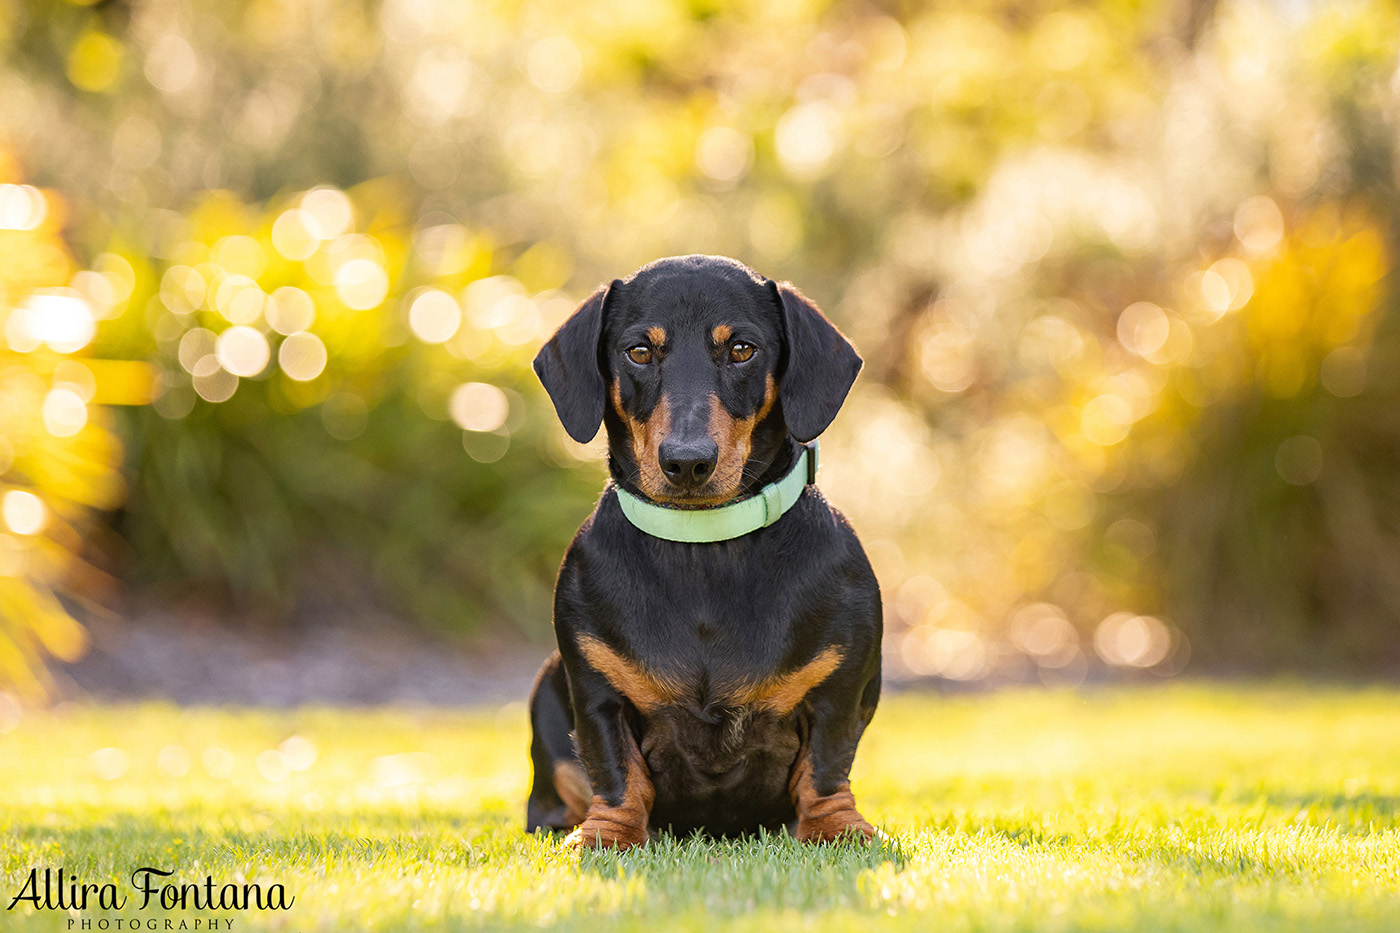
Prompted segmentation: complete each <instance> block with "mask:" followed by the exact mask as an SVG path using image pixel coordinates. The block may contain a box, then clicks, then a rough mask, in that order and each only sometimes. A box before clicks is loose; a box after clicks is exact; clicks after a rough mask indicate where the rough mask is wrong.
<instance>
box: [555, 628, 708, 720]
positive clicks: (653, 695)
mask: <svg viewBox="0 0 1400 933" xmlns="http://www.w3.org/2000/svg"><path fill="white" fill-rule="evenodd" d="M578 648H579V651H580V652H581V653H582V654H583V659H584V660H585V661H587V662H588V666H589V667H591V668H593V669H594V670H595V671H597V672H598V673H600V674H602V675H603V676H604V677H605V678H607V681H608V683H610V684H612V685H613V689H615V690H616V691H617V692H618V693H620V694H622V695H623V696H625V697H627V699H629V700H631V701H632V704H633V705H634V706H636V707H637V709H639V710H641V711H642V712H644V713H649V712H651V711H653V710H655V709H657V708H659V707H662V706H671V705H674V704H675V703H676V702H677V701H678V700H679V699H680V697H681V695H682V693H683V692H684V687H683V685H681V684H680V683H678V682H677V681H675V680H674V679H672V678H670V677H666V676H664V675H661V674H655V673H653V672H651V671H649V670H647V669H646V668H644V667H642V665H640V664H638V663H637V662H636V661H630V660H628V659H627V658H624V657H623V656H622V655H620V654H618V653H617V652H616V651H614V650H613V649H611V648H609V647H608V646H607V645H606V644H604V643H603V641H602V639H599V638H594V637H593V636H592V635H580V636H579V639H578Z"/></svg>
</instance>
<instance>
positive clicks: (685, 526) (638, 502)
mask: <svg viewBox="0 0 1400 933" xmlns="http://www.w3.org/2000/svg"><path fill="white" fill-rule="evenodd" d="M816 481H817V442H816V441H812V442H811V443H809V444H804V445H803V446H802V450H801V452H799V453H798V455H797V461H796V462H795V463H794V464H793V465H792V469H790V470H788V472H787V475H786V476H784V477H783V478H782V479H780V480H778V481H777V482H776V483H769V484H768V485H767V486H764V487H763V488H762V489H760V490H759V491H758V492H756V493H754V494H753V495H751V496H748V497H746V498H743V499H740V500H739V501H738V502H730V503H727V504H725V505H717V506H715V507H714V508H708V509H677V508H673V507H671V506H665V505H658V504H657V503H655V502H648V501H647V500H646V499H642V498H639V497H638V496H634V495H632V494H631V493H630V492H628V491H627V490H625V489H623V488H621V487H620V486H619V487H615V488H614V492H616V493H617V502H618V504H619V505H621V506H622V514H623V515H626V516H627V520H628V521H629V522H631V523H632V524H634V525H636V526H637V527H638V528H640V529H641V530H642V531H645V532H646V533H647V534H649V535H651V536H652V537H656V538H664V539H666V540H667V541H683V542H685V543H687V544H703V543H708V542H711V541H728V540H729V539H730V538H737V537H739V536H740V535H746V534H748V533H749V532H751V531H757V530H758V529H760V528H766V527H768V526H769V525H771V524H773V523H774V522H776V521H777V520H778V519H780V518H782V517H783V513H784V512H786V511H787V510H788V509H790V508H792V507H793V506H794V505H796V504H797V500H798V499H800V498H802V491H803V490H804V489H806V488H807V484H808V483H815V482H816Z"/></svg>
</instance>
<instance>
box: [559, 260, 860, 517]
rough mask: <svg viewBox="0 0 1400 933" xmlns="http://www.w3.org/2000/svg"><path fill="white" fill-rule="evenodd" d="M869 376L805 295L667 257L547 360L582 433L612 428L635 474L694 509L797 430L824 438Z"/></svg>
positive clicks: (617, 290) (765, 462) (642, 484)
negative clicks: (855, 386) (860, 377)
mask: <svg viewBox="0 0 1400 933" xmlns="http://www.w3.org/2000/svg"><path fill="white" fill-rule="evenodd" d="M860 366H861V360H860V357H859V356H858V355H857V354H856V351H855V348H854V347H852V346H851V344H850V343H849V342H848V341H847V340H846V338H845V337H843V336H841V333H840V332H839V331H837V329H836V328H835V327H834V326H832V324H831V322H830V321H828V320H827V319H826V318H825V317H824V316H823V315H822V313H821V311H819V310H818V309H817V307H816V305H814V304H812V302H810V301H808V300H807V298H806V297H804V296H803V295H802V293H801V292H799V291H798V290H797V289H796V288H794V287H792V286H791V285H789V284H787V283H782V284H778V283H775V282H773V281H771V280H769V279H766V278H764V277H763V276H761V275H759V274H757V273H756V272H754V271H753V270H752V269H750V268H748V267H747V266H745V265H743V264H742V263H739V262H736V261H735V260H732V259H725V258H723V257H718V256H678V257H674V258H671V259H660V260H657V261H656V262H653V263H651V264H650V265H647V266H643V267H642V268H641V269H639V270H637V271H636V272H635V273H633V274H632V275H631V276H630V277H629V278H627V279H619V280H616V281H614V282H613V283H612V284H611V285H606V286H604V287H602V288H600V289H598V291H596V292H595V293H594V294H593V295H592V296H591V297H590V298H589V299H588V300H587V301H585V302H584V303H583V304H582V305H580V306H579V308H578V310H576V311H575V312H574V313H573V316H571V317H570V318H569V319H568V320H567V321H565V322H564V325H563V326H562V327H560V328H559V331H558V332H557V333H556V334H555V335H554V336H553V337H552V338H551V339H550V340H549V342H548V343H546V344H545V345H544V347H543V348H542V349H541V350H540V352H539V355H538V356H536V357H535V372H536V374H537V375H538V376H539V377H540V381H541V382H542V383H544V387H545V390H546V391H547V392H548V393H549V397H550V398H551V399H552V400H553V401H554V408H555V410H556V411H557V412H558V413H559V420H560V421H562V422H563V423H564V429H565V430H566V431H568V432H569V435H570V436H571V437H573V438H574V439H575V440H577V441H580V442H587V441H589V440H591V439H592V438H593V435H595V434H596V433H597V432H598V426H599V425H600V424H605V425H606V426H607V429H608V446H609V452H610V454H611V455H612V457H613V460H614V462H615V464H616V465H617V466H618V467H619V469H620V471H621V472H622V474H623V475H624V476H626V477H628V478H629V479H631V480H632V481H633V482H634V483H635V484H636V485H637V486H638V487H639V488H640V490H641V491H642V492H643V493H644V494H645V495H646V496H647V497H648V498H651V499H654V500H657V501H660V502H666V503H670V504H673V505H680V506H692V507H700V506H708V505H715V504H718V503H720V502H723V501H725V500H726V499H730V498H732V497H734V496H735V495H736V494H738V493H739V492H740V490H741V489H742V487H743V485H744V482H745V479H748V480H753V479H755V478H757V477H758V476H760V475H762V473H763V472H764V470H766V469H767V468H768V466H769V465H770V464H771V463H772V461H773V458H774V457H776V456H777V454H778V453H779V451H781V450H782V447H783V443H784V441H785V439H786V437H787V436H788V435H789V434H791V435H792V436H793V437H795V438H797V439H798V440H800V441H808V440H811V439H812V438H814V437H816V436H817V435H818V434H820V433H821V432H822V431H824V430H825V429H826V426H827V425H829V424H830V423H831V420H832V419H833V418H835V417H836V412H837V411H838V410H839V409H840V408H841V403H842V402H843V401H844V400H845V398H846V393H847V392H848V391H849V390H850V388H851V384H852V383H853V382H855V378H856V374H857V373H858V372H859V371H860Z"/></svg>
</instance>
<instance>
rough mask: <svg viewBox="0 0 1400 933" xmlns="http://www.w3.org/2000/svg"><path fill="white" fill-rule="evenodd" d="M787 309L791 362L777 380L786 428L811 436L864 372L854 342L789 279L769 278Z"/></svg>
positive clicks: (832, 415)
mask: <svg viewBox="0 0 1400 933" xmlns="http://www.w3.org/2000/svg"><path fill="white" fill-rule="evenodd" d="M768 287H769V289H770V290H771V291H772V292H773V297H774V299H775V300H776V301H777V302H778V307H780V308H781V309H782V311H783V333H784V335H785V336H786V337H787V364H786V366H785V367H784V368H783V372H782V375H781V377H780V378H779V382H778V396H779V398H780V399H781V400H782V404H783V418H784V420H786V421H787V427H788V431H790V432H791V433H792V436H793V437H795V438H797V439H798V440H799V441H802V442H804V443H805V442H807V441H810V440H811V439H812V438H814V437H816V436H817V435H818V434H820V433H822V432H823V431H825V430H826V427H827V425H829V424H831V422H832V419H834V418H835V417H836V413H837V412H838V411H840V410H841V403H842V402H844V401H845V400H846V393H847V392H849V391H850V390H851V384H852V383H854V382H855V381H856V374H857V373H859V372H860V367H861V359H860V355H859V354H858V353H856V348H855V347H853V346H851V342H850V341H849V340H847V339H846V338H845V337H844V336H842V334H841V332H840V331H839V330H837V329H836V325H834V324H832V323H831V322H830V321H828V320H827V319H826V315H824V314H822V313H821V311H820V310H819V309H818V308H817V306H816V305H814V304H812V302H811V301H810V300H808V298H807V296H806V295H804V294H802V293H801V292H799V291H798V290H797V288H796V287H794V286H793V285H792V284H791V283H789V282H783V283H781V284H779V283H777V282H773V281H771V280H770V281H769V282H768Z"/></svg>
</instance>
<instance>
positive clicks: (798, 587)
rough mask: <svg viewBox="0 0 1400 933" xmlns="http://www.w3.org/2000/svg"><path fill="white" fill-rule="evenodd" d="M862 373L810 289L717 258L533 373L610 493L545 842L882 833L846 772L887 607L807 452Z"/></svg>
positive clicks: (570, 645)
mask: <svg viewBox="0 0 1400 933" xmlns="http://www.w3.org/2000/svg"><path fill="white" fill-rule="evenodd" d="M860 366H861V361H860V357H859V356H857V355H856V352H855V350H854V349H853V348H852V347H851V345H850V344H849V343H848V342H847V341H846V339H845V338H844V337H842V336H841V334H840V333H839V332H838V331H837V330H836V328H835V327H833V326H832V325H831V323H830V322H829V321H828V320H827V319H826V318H825V317H824V316H823V315H822V313H821V312H820V311H819V310H817V308H816V306H814V305H813V304H812V303H811V302H810V301H808V300H807V299H806V298H805V297H804V296H803V295H802V294H801V293H800V292H798V291H797V290H796V289H795V288H793V287H792V286H791V285H788V284H786V283H784V284H777V283H774V282H772V281H771V280H769V279H766V278H764V277H763V276H760V275H758V274H757V273H755V272H754V271H753V270H751V269H749V268H748V267H746V266H744V265H743V264H741V263H739V262H736V261H734V260H731V259H724V258H720V257H714V256H683V257H678V258H672V259H663V260H659V261H657V262H654V263H652V264H650V265H648V266H646V267H644V268H642V269H640V270H639V271H637V272H636V273H634V274H633V275H632V276H631V277H630V278H627V279H622V280H618V281H614V282H613V283H612V284H610V285H607V286H605V287H603V288H600V289H599V290H598V291H597V292H596V293H595V294H594V295H593V296H592V297H591V298H589V299H588V300H587V301H585V302H584V303H583V304H582V305H581V306H580V307H579V308H578V310H577V311H575V312H574V314H573V316H572V317H570V318H569V320H568V321H566V322H565V323H564V325H563V326H562V327H561V328H560V329H559V331H558V333H556V334H555V335H554V337H553V338H552V339H551V340H550V341H549V342H548V343H547V344H545V346H544V348H543V349H542V350H541V351H540V353H539V355H538V356H537V357H536V358H535V372H536V373H538V375H539V377H540V381H541V382H543V383H544V387H545V389H546V390H547V391H548V392H549V395H550V398H551V399H553V401H554V405H555V408H556V410H557V411H558V413H559V418H560V420H561V421H562V422H563V423H564V427H565V429H566V430H567V431H568V432H569V434H570V435H571V436H572V437H573V438H574V439H576V440H578V441H581V442H583V441H588V440H590V439H591V438H592V437H593V436H594V435H595V434H596V433H597V431H598V426H599V424H602V425H603V426H604V427H606V429H607V436H608V462H609V468H610V470H611V472H612V482H611V483H609V485H608V487H607V489H606V490H605V491H604V492H603V496H602V498H601V499H600V500H599V502H598V506H597V508H596V509H595V510H594V512H593V514H592V515H591V516H590V517H589V518H588V520H587V521H585V522H584V523H583V527H582V528H581V529H579V532H578V536H577V537H575V538H574V541H573V544H572V545H571V546H570V547H569V550H568V553H567V554H566V555H565V556H564V563H563V567H562V568H561V569H560V571H559V580H558V584H557V586H556V589H555V597H554V628H555V633H556V635H557V637H558V641H559V652H558V653H557V654H555V655H553V656H552V657H551V658H550V659H549V660H548V661H547V662H545V665H544V668H543V669H542V670H541V671H540V674H539V678H538V680H537V681H536V684H535V689H534V693H533V695H532V696H531V700H530V721H531V726H532V728H533V732H534V735H533V742H532V744H531V749H530V757H531V761H532V763H533V765H534V784H533V787H532V789H531V792H530V802H529V811H528V826H529V829H531V830H532V831H533V830H540V829H548V830H565V829H570V828H573V829H574V832H573V834H572V835H571V839H572V840H574V841H575V843H576V844H578V845H582V846H588V847H593V846H616V847H618V848H626V847H629V846H633V845H638V844H641V843H644V842H646V841H647V839H648V838H649V833H650V832H651V831H654V830H662V829H669V830H671V831H673V832H676V833H688V832H691V831H693V830H697V829H700V830H703V831H705V832H707V833H709V834H712V835H722V836H728V835H736V834H743V833H748V832H754V831H756V830H758V829H759V828H760V827H765V828H768V829H774V830H776V829H778V828H780V827H783V826H787V827H788V829H789V830H790V831H791V832H792V833H793V834H794V835H795V836H796V837H797V838H799V839H803V840H808V841H812V842H823V841H828V840H832V839H836V838H837V837H840V836H842V835H844V834H847V833H849V834H853V835H856V836H858V837H861V838H864V837H872V836H874V834H875V830H874V829H873V828H872V827H871V825H870V824H869V823H867V822H866V821H865V819H864V818H863V817H862V816H861V815H860V813H859V812H858V811H857V810H856V804H855V798H854V797H853V796H852V794H851V790H850V783H849V778H848V775H849V771H850V767H851V762H852V759H853V758H854V757H855V753H856V744H857V742H859V741H860V737H861V734H862V733H863V732H864V731H865V727H866V725H867V724H868V723H869V722H870V718H871V716H872V715H874V713H875V705H876V702H877V701H878V699H879V694H880V636H881V613H880V591H879V587H878V585H877V584H876V582H875V576H874V574H873V573H872V572H871V569H870V564H869V562H868V561H867V560H866V557H865V553H864V552H863V551H862V550H861V546H860V543H859V542H858V541H857V540H856V536H855V533H854V532H853V531H852V530H851V528H850V526H849V525H848V524H847V523H846V520H845V519H844V518H843V517H842V516H841V514H840V513H838V512H837V511H836V510H835V509H833V508H832V507H831V506H829V505H828V504H827V503H826V500H825V499H823V498H822V495H821V493H820V492H818V490H817V488H816V486H815V485H811V482H812V479H813V478H814V475H815V463H814V462H812V461H811V460H810V458H812V457H814V455H815V450H814V449H812V448H811V447H810V446H809V445H807V444H806V443H805V442H807V441H810V440H812V439H813V438H815V437H816V436H817V435H818V434H820V433H821V432H822V431H823V430H825V429H826V427H827V425H828V424H830V423H831V420H832V419H833V418H834V417H835V416H836V412H837V411H838V410H839V409H840V407H841V404H842V402H843V401H844V400H845V397H846V393H847V391H848V390H849V389H850V387H851V384H852V383H853V382H854V381H855V378H856V373H857V372H859V370H860ZM796 471H801V474H800V475H798V474H797V473H796ZM783 490H790V491H791V492H790V493H789V494H786V498H785V497H784V495H785V494H784V493H783ZM744 503H749V504H748V505H745V504H744ZM754 515H757V516H759V517H758V518H757V519H755V520H752V521H750V520H749V519H751V518H752V516H754ZM746 516H747V517H746ZM644 519H645V520H644ZM687 522H693V523H698V524H699V525H701V526H705V527H709V528H710V529H711V532H706V531H705V530H704V528H702V529H701V530H700V531H699V532H696V533H694V534H692V533H691V532H690V531H688V530H687ZM707 522H708V523H709V525H707V526H706V524H705V523H707ZM716 523H718V524H716ZM750 525H752V526H754V527H752V528H751V529H750ZM643 528H650V529H651V530H650V531H647V530H643ZM677 529H679V530H677ZM715 529H718V530H715ZM673 532H674V533H673ZM736 532H737V533H736ZM716 536H718V537H719V538H720V540H716V539H715V538H716ZM690 542H698V543H690Z"/></svg>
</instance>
